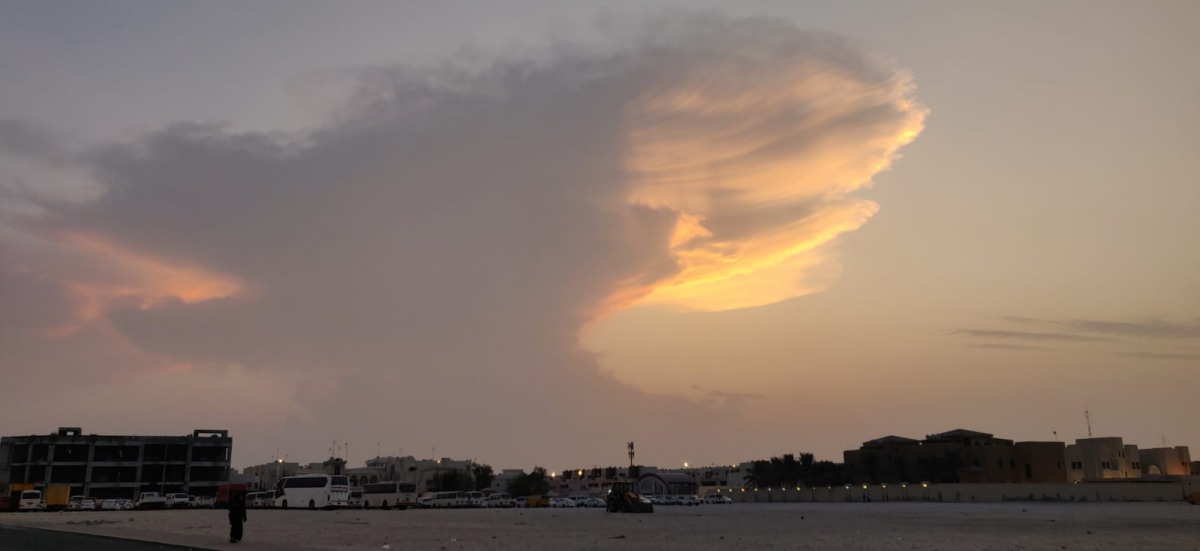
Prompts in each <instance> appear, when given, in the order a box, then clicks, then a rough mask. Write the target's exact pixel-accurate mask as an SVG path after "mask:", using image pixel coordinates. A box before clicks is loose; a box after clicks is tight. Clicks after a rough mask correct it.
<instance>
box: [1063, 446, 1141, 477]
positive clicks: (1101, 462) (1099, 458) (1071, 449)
mask: <svg viewBox="0 0 1200 551" xmlns="http://www.w3.org/2000/svg"><path fill="white" fill-rule="evenodd" d="M1067 463H1068V464H1067V477H1068V480H1069V481H1071V482H1079V481H1083V480H1121V479H1130V478H1141V477H1142V465H1141V461H1140V460H1139V459H1138V448H1137V446H1134V445H1132V444H1129V445H1126V444H1125V443H1124V441H1123V440H1121V438H1120V437H1116V436H1112V437H1104V438H1080V439H1078V440H1076V441H1075V443H1074V444H1071V445H1069V446H1067Z"/></svg>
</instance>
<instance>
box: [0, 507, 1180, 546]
mask: <svg viewBox="0 0 1200 551" xmlns="http://www.w3.org/2000/svg"><path fill="white" fill-rule="evenodd" d="M249 517H250V520H249V521H248V522H247V523H246V535H245V539H243V541H242V542H241V543H238V544H231V543H228V533H229V527H228V521H227V520H226V514H225V512H224V511H220V510H184V511H127V512H81V513H26V514H4V515H0V524H3V525H10V526H27V527H36V528H45V529H51V530H66V531H73V532H82V533H90V534H101V535H107V536H116V537H124V538H130V539H142V540H150V541H159V542H163V543H173V544H179V545H190V546H194V547H200V548H206V549H244V550H247V551H249V550H272V551H273V550H282V549H299V550H307V549H312V550H316V549H321V550H339V551H340V550H368V549H393V550H400V549H431V550H435V551H442V550H446V551H455V550H461V549H521V550H527V549H555V550H573V549H620V550H649V549H688V550H692V549H1195V550H1200V507H1197V506H1193V505H1187V504H1186V503H1092V504H1087V503H1070V504H1068V503H1061V504H1052V503H1002V504H1000V503H997V504H944V503H939V504H935V503H876V504H871V503H867V504H860V503H811V504H809V503H793V504H745V505H706V506H701V507H659V508H657V511H656V512H655V513H654V514H650V515H621V514H607V513H605V512H604V510H603V509H505V510H488V509H480V510H429V511H421V510H411V511H380V510H370V511H362V510H345V511H300V510H289V511H282V510H251V511H249Z"/></svg>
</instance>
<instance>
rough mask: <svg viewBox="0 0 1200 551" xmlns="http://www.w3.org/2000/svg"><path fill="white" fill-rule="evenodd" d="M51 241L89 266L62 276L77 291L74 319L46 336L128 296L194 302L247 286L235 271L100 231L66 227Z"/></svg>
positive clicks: (140, 301) (97, 316)
mask: <svg viewBox="0 0 1200 551" xmlns="http://www.w3.org/2000/svg"><path fill="white" fill-rule="evenodd" d="M53 242H54V246H55V248H56V249H57V250H58V252H59V253H60V254H61V256H62V257H64V258H68V259H70V260H69V262H70V263H72V264H73V265H77V266H78V265H84V266H86V267H87V269H86V270H81V269H75V270H70V271H69V273H67V274H65V275H63V276H61V280H62V282H63V284H64V287H65V288H66V289H67V291H68V292H69V293H70V295H71V296H72V297H74V300H75V305H76V309H75V314H76V315H75V317H76V319H75V320H74V321H73V322H72V323H70V324H69V325H64V326H59V327H54V328H51V329H49V330H48V331H47V332H46V334H45V336H47V337H51V338H60V337H62V336H65V335H67V334H70V333H72V332H74V331H77V330H78V329H79V328H80V327H81V326H82V325H84V324H87V323H91V322H94V321H97V320H102V319H103V317H104V315H105V313H106V312H107V311H108V310H109V309H111V308H113V307H114V306H116V305H119V304H120V305H127V304H129V302H130V301H134V302H135V303H136V304H137V305H138V306H139V307H142V308H146V307H150V306H151V305H153V304H154V303H156V302H158V301H162V300H178V301H180V302H183V303H195V302H201V301H204V300H210V299H214V298H222V297H229V296H234V295H236V294H238V293H239V291H241V290H242V289H243V284H242V283H241V282H240V281H238V279H237V278H234V277H232V276H228V275H224V274H218V273H216V272H213V271H211V270H208V269H205V268H202V267H199V266H196V265H192V264H188V263H184V262H179V261H174V260H170V259H165V258H158V257H155V256H152V255H149V254H145V253H141V252H138V251H134V250H132V249H129V248H127V247H125V246H123V245H121V244H119V243H117V242H116V241H115V240H113V239H110V238H108V237H106V236H104V235H101V234H97V233H89V232H81V231H62V232H59V233H57V234H56V235H55V236H54V239H53Z"/></svg>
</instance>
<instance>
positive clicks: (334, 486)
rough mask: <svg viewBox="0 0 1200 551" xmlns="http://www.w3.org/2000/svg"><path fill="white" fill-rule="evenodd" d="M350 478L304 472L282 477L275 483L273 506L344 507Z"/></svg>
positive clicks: (348, 498) (347, 502)
mask: <svg viewBox="0 0 1200 551" xmlns="http://www.w3.org/2000/svg"><path fill="white" fill-rule="evenodd" d="M349 502H350V479H349V478H347V477H345V476H340V475H328V474H304V475H298V476H288V477H284V478H283V479H282V480H280V481H279V483H278V484H276V485H275V506H276V507H280V508H283V509H287V508H289V507H303V508H308V509H325V508H330V507H346V506H347V505H349Z"/></svg>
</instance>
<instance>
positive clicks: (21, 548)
mask: <svg viewBox="0 0 1200 551" xmlns="http://www.w3.org/2000/svg"><path fill="white" fill-rule="evenodd" d="M0 549H3V550H4V551H10V550H11V551H150V550H163V551H167V550H170V551H180V550H185V549H190V550H193V551H207V550H205V549H204V548H201V547H181V546H178V545H167V544H165V543H153V542H146V541H134V540H123V539H118V538H108V537H104V536H89V535H87V534H72V533H70V532H55V531H53V530H37V529H35V528H17V527H13V526H0Z"/></svg>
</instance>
